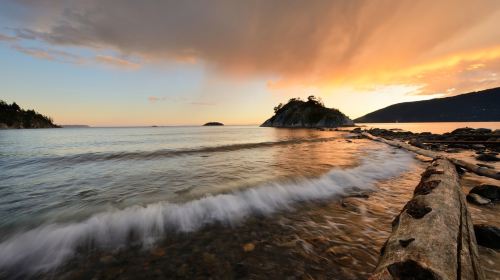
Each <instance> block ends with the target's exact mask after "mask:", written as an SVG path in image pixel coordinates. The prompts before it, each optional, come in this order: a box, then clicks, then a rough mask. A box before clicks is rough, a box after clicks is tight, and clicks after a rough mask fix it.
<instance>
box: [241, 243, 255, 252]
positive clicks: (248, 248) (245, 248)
mask: <svg viewBox="0 0 500 280" xmlns="http://www.w3.org/2000/svg"><path fill="white" fill-rule="evenodd" d="M254 249H255V245H254V244H253V243H246V244H245V245H243V251H245V252H252V251H253V250H254Z"/></svg>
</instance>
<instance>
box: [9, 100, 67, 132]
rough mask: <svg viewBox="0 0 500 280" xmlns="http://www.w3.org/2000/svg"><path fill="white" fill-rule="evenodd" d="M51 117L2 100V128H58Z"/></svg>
mask: <svg viewBox="0 0 500 280" xmlns="http://www.w3.org/2000/svg"><path fill="white" fill-rule="evenodd" d="M56 127H60V126H58V125H56V124H54V123H53V121H52V119H51V118H50V117H47V116H44V115H42V114H40V113H38V112H35V111H34V110H24V109H22V108H21V107H19V105H17V104H16V102H13V103H12V104H7V103H6V102H5V101H3V100H0V128H4V129H5V128H56Z"/></svg>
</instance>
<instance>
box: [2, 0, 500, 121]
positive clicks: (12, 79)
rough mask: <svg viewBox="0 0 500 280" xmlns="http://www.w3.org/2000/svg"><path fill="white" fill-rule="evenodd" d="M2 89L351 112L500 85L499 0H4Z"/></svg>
mask: <svg viewBox="0 0 500 280" xmlns="http://www.w3.org/2000/svg"><path fill="white" fill-rule="evenodd" d="M0 24H1V25H0V60H1V66H0V83H1V87H2V88H1V92H2V94H1V99H4V100H6V101H8V102H12V101H16V102H18V103H19V104H22V105H23V106H24V107H28V108H36V109H37V110H38V111H40V112H41V113H45V114H50V115H51V116H52V117H53V118H54V120H55V122H56V123H59V124H88V125H95V126H114V125H118V126H128V125H186V124H200V123H204V122H206V121H211V120H217V121H221V122H224V123H226V124H259V123H261V122H262V121H264V120H265V119H266V118H268V117H269V116H270V115H271V114H272V108H273V106H275V105H276V104H278V103H280V102H286V101H287V100H288V99H289V98H291V97H302V98H304V97H307V96H308V95H310V94H315V95H317V96H321V97H322V99H323V100H324V101H325V105H326V106H328V107H335V108H339V109H341V110H342V111H343V112H344V113H346V114H347V115H348V116H349V117H351V118H356V117H359V116H361V115H363V114H366V113H368V112H370V111H373V110H376V109H379V108H382V107H385V106H388V105H390V104H394V103H397V102H404V101H414V100H423V99H429V98H435V97H442V96H450V95H456V94H460V93H465V92H470V91H476V90H481V89H486V88H491V87H496V86H500V28H498V26H500V2H499V1H495V0H491V1H490V0H482V1H461V0H460V1H428V0H423V1H291V2H287V3H285V2H283V1H245V2H240V1H223V0H219V1H149V0H148V1H127V2H123V1H118V0H108V1H97V0H90V1H76V0H75V1H72V0H68V1H62V0H42V1H23V0H6V1H4V2H3V3H2V9H0Z"/></svg>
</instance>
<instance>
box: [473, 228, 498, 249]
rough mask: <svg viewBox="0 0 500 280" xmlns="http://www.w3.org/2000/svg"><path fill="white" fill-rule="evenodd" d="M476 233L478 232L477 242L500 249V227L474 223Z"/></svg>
mask: <svg viewBox="0 0 500 280" xmlns="http://www.w3.org/2000/svg"><path fill="white" fill-rule="evenodd" d="M474 233H475V234H476V240H477V244H479V245H481V246H484V247H488V248H492V249H500V229H499V228H497V227H495V226H490V225H484V224H479V225H474Z"/></svg>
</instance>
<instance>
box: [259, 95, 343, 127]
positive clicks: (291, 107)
mask: <svg viewBox="0 0 500 280" xmlns="http://www.w3.org/2000/svg"><path fill="white" fill-rule="evenodd" d="M351 125H353V121H352V120H351V119H349V118H348V117H347V116H346V115H344V114H343V113H342V112H340V111H339V110H337V109H333V108H326V107H325V105H324V104H323V102H322V101H321V99H320V98H317V97H315V96H313V95H311V96H309V97H308V98H307V101H303V100H301V99H300V98H292V99H290V100H289V101H288V103H287V104H285V105H283V104H281V103H280V104H279V105H278V106H276V107H274V116H272V117H271V118H270V119H268V120H267V121H265V122H264V123H263V124H262V125H261V126H262V127H287V128H292V127H293V128H324V127H329V128H332V127H339V126H351Z"/></svg>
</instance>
